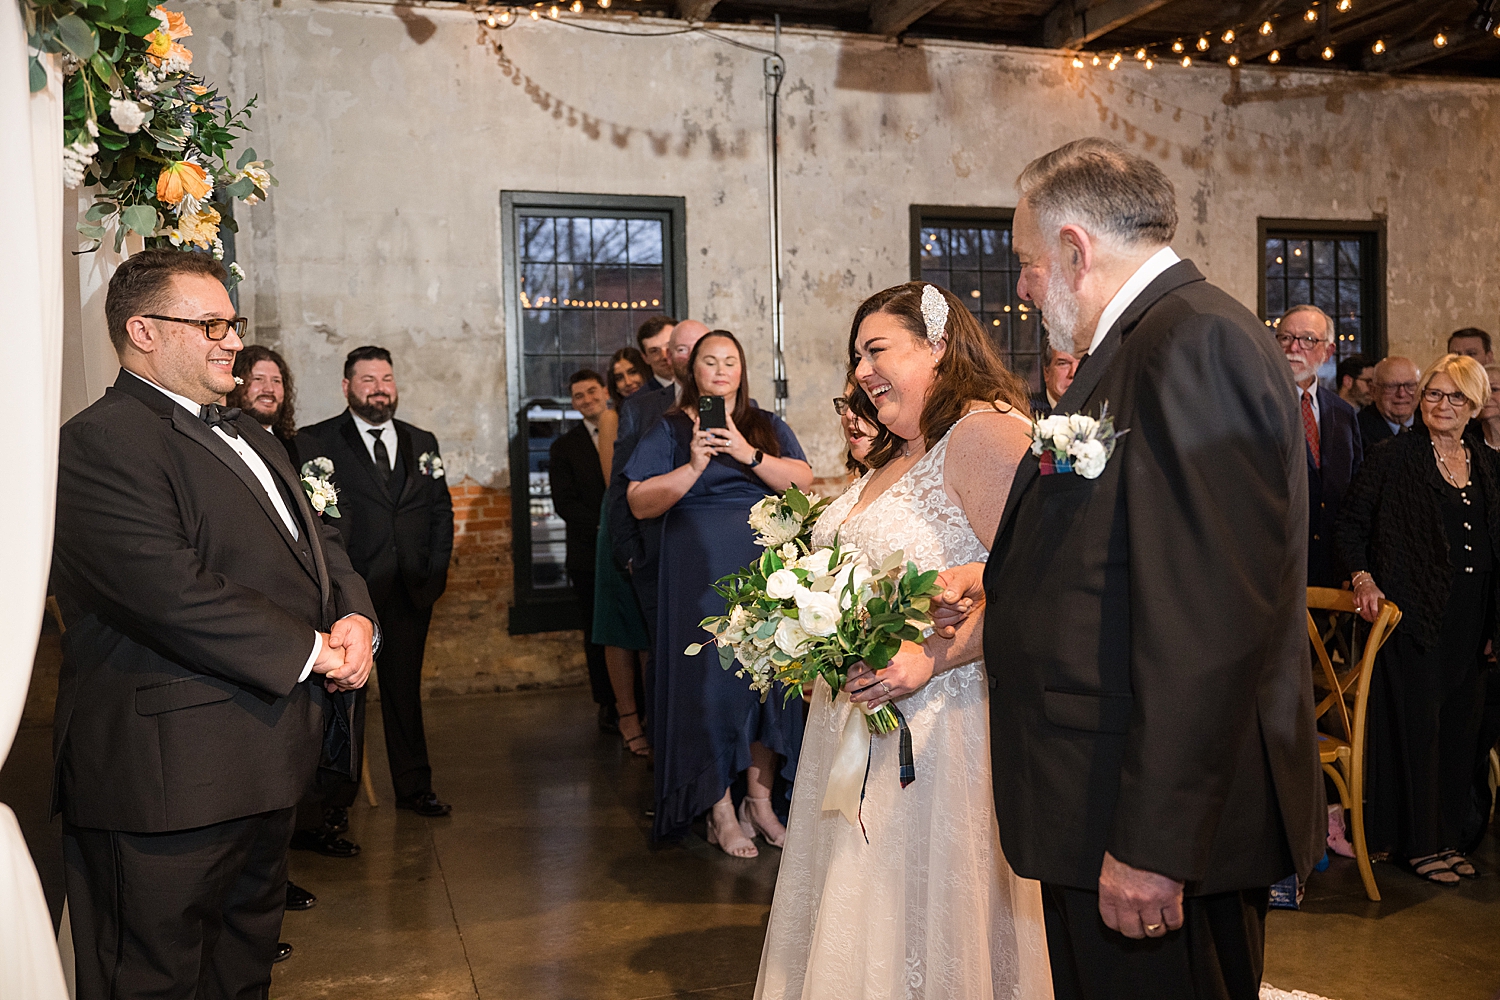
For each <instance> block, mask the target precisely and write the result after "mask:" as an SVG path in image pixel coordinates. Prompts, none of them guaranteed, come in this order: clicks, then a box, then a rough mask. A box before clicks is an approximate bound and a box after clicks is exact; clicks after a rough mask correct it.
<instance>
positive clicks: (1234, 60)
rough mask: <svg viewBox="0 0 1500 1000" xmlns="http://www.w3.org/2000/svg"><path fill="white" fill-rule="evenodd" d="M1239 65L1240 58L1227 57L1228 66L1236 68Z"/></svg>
mask: <svg viewBox="0 0 1500 1000" xmlns="http://www.w3.org/2000/svg"><path fill="white" fill-rule="evenodd" d="M1239 64H1240V57H1239V56H1230V57H1229V65H1231V66H1238V65H1239Z"/></svg>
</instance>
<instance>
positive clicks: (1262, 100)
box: [186, 0, 1500, 483]
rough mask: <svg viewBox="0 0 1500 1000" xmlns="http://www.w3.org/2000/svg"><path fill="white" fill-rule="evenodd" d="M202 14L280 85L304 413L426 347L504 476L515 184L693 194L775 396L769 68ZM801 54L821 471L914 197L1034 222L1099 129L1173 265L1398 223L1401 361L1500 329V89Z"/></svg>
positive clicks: (789, 134)
mask: <svg viewBox="0 0 1500 1000" xmlns="http://www.w3.org/2000/svg"><path fill="white" fill-rule="evenodd" d="M186 9H187V12H188V16H189V19H190V21H191V23H192V24H193V25H194V28H195V31H196V34H195V35H194V37H193V39H192V41H191V44H192V46H193V49H194V52H195V53H196V56H197V60H198V64H197V65H198V66H199V67H201V68H202V69H203V70H205V71H206V72H207V73H208V75H209V77H210V79H213V80H216V81H220V82H222V83H224V84H225V85H226V89H227V91H228V92H229V93H232V94H234V95H235V96H236V97H237V98H239V99H244V98H246V97H249V96H250V95H252V94H258V95H259V97H260V108H259V110H258V111H257V113H256V115H255V118H254V122H253V124H254V134H253V137H252V142H253V143H254V145H255V147H256V148H257V150H259V152H260V153H261V154H262V155H264V156H266V157H268V158H270V159H272V160H274V161H275V163H276V173H277V174H278V175H279V177H280V179H281V186H280V187H279V188H278V189H276V191H275V193H274V197H273V198H272V199H271V201H270V202H268V203H267V204H265V205H263V206H258V207H256V208H254V209H251V210H250V212H249V218H248V219H247V220H245V221H246V222H247V223H248V224H247V225H246V226H245V230H246V231H245V233H244V238H243V239H242V241H241V250H240V256H241V259H242V260H243V262H244V263H245V265H246V267H247V268H248V269H249V271H250V274H251V278H250V281H249V282H248V283H247V285H246V286H245V287H246V291H247V293H248V294H247V296H246V301H245V308H246V310H247V311H249V312H250V313H251V315H252V317H253V319H254V321H255V332H256V337H257V338H258V339H259V340H261V341H262V342H268V343H276V344H279V345H280V346H281V348H282V349H283V350H284V351H285V352H286V353H287V354H288V356H289V357H290V359H291V361H292V362H293V364H295V365H296V366H297V373H298V376H299V379H300V383H301V387H302V389H301V391H302V407H303V410H304V412H305V413H306V415H307V417H308V418H309V419H312V418H317V417H321V416H325V415H327V414H329V413H332V412H334V411H335V410H336V409H337V408H338V406H339V400H338V395H337V384H338V363H339V360H340V359H341V358H342V356H343V354H344V352H345V351H346V350H348V349H349V348H350V347H353V346H355V345H357V344H360V343H365V342H367V341H371V340H378V341H380V342H381V343H384V344H386V345H387V346H389V347H390V348H392V349H393V350H394V351H396V352H397V354H398V357H399V359H400V362H401V375H402V382H403V402H402V407H403V415H405V416H407V417H409V418H410V419H412V420H414V421H416V422H417V423H420V424H424V425H426V426H429V427H432V428H434V429H435V430H436V431H437V433H438V435H439V437H440V438H441V440H442V442H443V445H444V450H445V453H446V456H447V461H448V467H449V468H450V469H452V470H454V472H456V473H457V474H458V475H459V476H463V475H468V476H471V477H472V478H473V479H475V480H476V481H478V482H480V483H489V482H492V481H493V480H494V477H495V476H496V475H497V474H499V473H501V472H502V471H503V470H504V469H505V467H506V426H507V422H506V412H507V400H506V399H505V359H504V330H503V315H502V313H503V310H502V305H501V302H500V292H499V287H500V273H501V266H502V262H501V260H500V254H499V224H498V215H499V210H498V206H499V193H500V191H502V190H506V189H512V190H549V191H568V192H588V193H618V194H663V195H681V196H684V197H685V198H686V199H687V207H688V249H689V254H688V256H689V271H688V285H689V289H688V291H689V298H690V304H691V312H692V314H693V316H695V317H696V318H699V319H702V320H705V321H706V322H709V323H713V324H718V325H726V326H729V327H732V328H734V329H735V330H737V331H740V332H742V333H743V334H744V335H746V338H747V341H748V343H749V344H750V346H751V351H752V353H753V355H754V357H753V364H754V365H755V367H756V372H757V375H759V376H760V377H759V378H758V379H757V382H758V385H759V386H760V387H761V388H759V389H758V392H759V393H760V394H763V395H766V396H769V388H768V385H767V379H768V377H769V375H768V373H769V322H768V316H769V312H768V308H769V307H768V300H767V290H768V281H767V274H768V266H767V253H766V215H767V213H766V198H765V191H766V164H765V143H764V115H765V112H764V103H763V99H762V96H761V94H762V76H761V56H760V55H759V54H757V53H755V52H750V51H745V50H743V49H738V48H734V47H731V46H729V45H725V44H723V43H722V42H719V41H716V40H714V39H712V38H709V37H706V36H704V35H700V34H688V35H677V36H672V37H656V38H638V37H637V38H629V37H612V36H605V35H599V34H594V33H589V32H585V31H581V30H579V29H577V28H576V27H570V26H568V25H565V24H554V23H550V22H548V21H547V20H546V19H543V20H542V21H540V22H532V21H529V20H523V21H522V22H521V23H519V24H517V25H516V26H514V27H512V28H510V29H507V30H504V31H496V32H491V33H489V37H491V38H492V39H495V40H499V41H500V42H502V43H503V47H504V51H503V54H500V55H497V54H496V53H495V52H494V51H493V50H492V49H491V48H490V47H489V46H487V45H484V44H481V37H480V36H481V32H480V31H479V29H478V26H477V25H476V23H475V21H474V19H473V17H472V15H471V14H470V13H469V12H468V11H466V10H463V9H458V10H455V9H453V7H452V5H447V4H444V5H440V6H435V7H424V6H421V5H419V4H418V5H412V4H405V5H392V4H387V3H372V2H345V0H243V2H228V0H219V2H214V3H201V2H190V3H188V4H187V5H186ZM586 23H588V24H590V25H594V26H615V27H618V28H619V29H620V30H630V29H629V28H628V27H626V26H625V25H623V24H619V23H618V22H615V23H613V24H612V23H611V22H604V21H600V20H590V21H588V22H586ZM672 25H673V22H660V23H656V22H652V23H646V24H643V25H642V26H641V28H640V29H638V30H641V31H648V30H650V31H660V30H663V29H664V28H669V27H671V26H672ZM726 30H727V29H726ZM727 33H729V34H731V35H732V37H734V38H735V39H737V40H740V41H742V42H747V43H750V44H752V45H761V46H766V45H769V44H770V43H771V36H770V34H769V33H768V32H763V31H753V30H732V31H727ZM782 51H783V53H784V54H785V57H786V62H787V71H788V73H787V80H786V84H785V87H784V111H785V113H784V119H783V130H784V133H783V134H784V137H785V138H784V146H783V175H784V182H783V184H784V188H783V206H784V219H785V243H786V262H785V274H786V285H787V287H786V317H787V330H788V345H789V357H788V363H789V366H790V377H791V392H792V400H791V410H790V413H791V419H792V423H793V426H794V427H795V428H796V429H797V430H798V432H799V434H801V435H802V437H803V440H804V443H806V444H807V445H809V446H810V447H811V450H812V452H813V454H814V455H815V456H816V460H817V463H818V466H819V469H820V471H826V472H832V471H834V466H835V464H836V453H837V443H836V437H835V428H834V426H833V422H832V420H831V419H828V413H827V398H828V397H829V396H831V395H833V394H834V392H836V391H837V390H838V388H839V382H840V375H839V371H838V368H839V357H840V352H841V347H842V342H843V338H844V336H845V334H846V332H847V321H848V317H849V315H850V313H851V312H852V310H853V308H854V306H855V305H856V304H857V303H858V301H859V299H860V298H861V297H862V296H863V295H865V294H866V293H868V292H870V291H873V290H876V289H879V288H881V287H884V286H886V285H888V284H891V283H894V282H897V281H900V280H904V279H905V278H906V277H907V276H908V274H907V270H908V250H907V225H908V221H907V219H908V215H907V212H908V207H909V206H910V205H911V204H912V203H929V204H953V205H1013V204H1014V202H1015V193H1014V187H1013V181H1014V178H1015V176H1016V174H1017V172H1018V171H1019V170H1020V168H1021V167H1022V166H1023V165H1024V164H1025V163H1026V162H1027V161H1028V160H1029V159H1031V158H1032V157H1033V156H1035V155H1037V154H1039V153H1041V152H1044V151H1046V150H1047V149H1050V148H1052V147H1053V146H1056V145H1058V144H1060V143H1062V142H1065V141H1067V140H1069V139H1073V138H1076V137H1078V136H1082V135H1103V136H1108V137H1111V138H1114V139H1117V140H1119V141H1121V142H1124V143H1126V144H1127V145H1129V146H1131V147H1132V148H1134V149H1137V150H1139V151H1142V152H1144V153H1147V154H1148V155H1152V156H1155V157H1157V158H1158V159H1159V160H1160V162H1161V164H1162V166H1163V167H1164V168H1165V169H1166V170H1167V171H1168V173H1169V174H1170V176H1171V177H1172V179H1173V180H1174V182H1175V183H1176V184H1177V187H1178V191H1179V194H1180V197H1181V207H1182V213H1183V223H1182V226H1181V229H1180V231H1179V234H1178V238H1177V241H1176V245H1177V248H1178V250H1179V251H1180V252H1182V253H1184V254H1186V255H1189V256H1191V257H1193V258H1194V259H1195V260H1196V261H1197V262H1198V263H1199V264H1200V266H1201V267H1203V268H1204V270H1205V271H1206V273H1207V274H1208V275H1209V276H1210V277H1211V278H1212V279H1213V280H1215V281H1218V282H1219V283H1221V284H1223V285H1224V286H1226V287H1227V288H1229V289H1230V290H1231V291H1233V292H1234V293H1235V294H1237V295H1239V296H1240V297H1241V298H1242V299H1243V300H1245V301H1247V302H1249V303H1252V304H1253V303H1254V301H1255V281H1256V245H1255V222H1256V218H1257V216H1277V217H1306V218H1321V219H1339V218H1350V219H1370V218H1373V217H1384V218H1386V219H1388V225H1389V230H1388V232H1389V248H1390V258H1389V274H1388V291H1389V302H1388V305H1389V317H1390V322H1389V333H1390V340H1391V346H1392V348H1393V350H1395V351H1405V352H1409V353H1411V354H1413V355H1414V356H1416V357H1417V358H1418V359H1419V360H1421V361H1425V360H1427V359H1428V358H1429V357H1430V356H1431V355H1432V354H1433V352H1434V351H1435V350H1436V348H1437V347H1438V346H1439V341H1440V339H1441V337H1442V336H1443V335H1444V334H1445V332H1446V331H1448V330H1449V329H1451V328H1453V327H1455V326H1457V325H1461V324H1465V323H1476V324H1480V325H1489V326H1494V325H1495V324H1496V323H1497V320H1500V281H1497V279H1496V278H1495V277H1494V274H1493V272H1494V262H1495V259H1496V250H1497V244H1500V183H1497V181H1500V176H1497V170H1500V167H1497V164H1500V85H1497V84H1495V83H1493V82H1463V81H1453V82H1449V81H1438V80H1406V81H1392V80H1388V79H1384V78H1379V77H1361V76H1350V75H1337V74H1314V73H1292V72H1280V71H1275V72H1272V71H1268V70H1264V69H1260V70H1246V71H1242V72H1238V73H1236V72H1231V71H1228V70H1223V69H1217V68H1194V69H1192V70H1183V69H1181V68H1179V67H1176V66H1171V67H1161V68H1158V69H1156V70H1154V71H1151V72H1147V71H1145V70H1144V69H1141V68H1139V67H1137V66H1135V65H1133V64H1132V63H1131V62H1130V61H1127V62H1126V63H1125V64H1124V65H1122V67H1121V68H1120V70H1119V71H1118V72H1114V73H1110V72H1106V71H1105V70H1103V69H1102V68H1099V69H1096V68H1093V67H1089V68H1086V69H1083V70H1076V69H1073V68H1072V67H1071V66H1070V64H1069V63H1068V61H1067V60H1066V59H1064V58H1062V57H1060V56H1057V55H1054V54H1050V53H1038V52H1028V51H1020V50H1010V49H1000V48H994V47H985V46H976V45H963V44H952V43H921V44H919V45H915V46H903V47H900V48H897V47H895V46H893V45H891V44H889V43H885V42H880V41H872V40H866V39H862V38H853V37H850V36H840V35H837V34H833V33H827V32H816V33H814V32H787V33H784V34H783V36H782Z"/></svg>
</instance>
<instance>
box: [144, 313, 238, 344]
mask: <svg viewBox="0 0 1500 1000" xmlns="http://www.w3.org/2000/svg"><path fill="white" fill-rule="evenodd" d="M142 318H143V319H159V320H164V321H166V322H168V323H186V324H187V325H188V326H196V327H197V328H198V329H200V330H202V331H203V336H205V337H207V338H208V339H209V340H223V339H224V338H225V337H227V336H229V331H230V330H233V331H234V335H235V336H236V337H243V336H244V335H245V327H247V326H249V325H250V321H249V320H248V319H246V318H245V317H244V316H236V317H235V318H234V319H219V318H218V317H215V318H213V319H183V318H182V317H180V316H153V315H151V314H150V313H143V314H142Z"/></svg>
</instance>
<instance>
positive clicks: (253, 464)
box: [126, 369, 323, 682]
mask: <svg viewBox="0 0 1500 1000" xmlns="http://www.w3.org/2000/svg"><path fill="white" fill-rule="evenodd" d="M126 371H129V369H126ZM130 374H132V375H135V377H136V378H138V379H140V380H141V381H142V382H145V383H146V384H147V385H149V386H151V387H152V388H153V389H155V390H156V391H157V392H160V393H161V394H162V395H164V396H166V397H167V398H168V399H170V400H171V401H172V402H174V403H176V404H177V405H178V406H180V407H182V408H183V409H184V410H186V411H188V413H189V414H191V415H192V417H193V419H194V420H199V419H201V418H200V417H199V416H198V414H199V413H201V412H202V410H203V407H202V406H201V405H199V404H198V403H195V402H193V401H192V400H191V399H188V398H187V397H186V396H179V395H178V394H177V393H175V392H173V391H172V390H171V389H167V388H164V387H163V386H160V385H157V384H156V383H155V382H153V381H151V380H150V379H148V378H143V377H141V376H140V375H136V374H135V372H130ZM212 431H213V433H214V434H216V435H218V437H219V440H220V441H223V442H224V443H225V444H227V445H229V447H230V448H232V449H233V450H234V453H235V454H236V455H238V456H239V457H240V460H241V461H242V462H244V463H245V466H246V467H247V468H248V469H249V470H250V474H251V475H253V476H254V477H255V478H256V479H257V480H258V481H259V482H260V485H261V488H262V489H264V490H265V491H266V496H267V497H268V498H269V499H270V501H271V506H272V507H274V508H276V513H277V514H278V515H280V517H281V521H282V523H283V524H285V525H286V528H287V530H288V531H290V532H291V533H292V537H293V538H297V537H298V535H299V532H298V531H297V519H296V518H294V517H293V516H292V512H291V511H290V510H288V509H287V506H286V501H285V500H283V499H282V497H281V490H279V489H277V488H276V480H274V479H272V478H271V470H270V469H269V468H267V467H266V463H265V460H264V459H262V458H261V457H260V455H259V454H257V453H256V451H255V449H254V448H252V447H250V444H249V442H247V441H246V440H245V439H244V438H243V437H230V436H229V435H228V434H225V433H224V431H223V429H222V428H219V427H214V428H212ZM322 652H323V636H322V635H321V634H319V633H318V632H317V630H314V631H313V648H312V652H311V653H310V654H308V657H307V663H306V664H304V665H303V667H302V675H301V676H300V677H298V678H297V680H298V681H299V682H300V681H305V680H307V678H308V675H310V674H311V673H312V668H313V664H314V663H316V662H317V660H318V656H319V654H321V653H322Z"/></svg>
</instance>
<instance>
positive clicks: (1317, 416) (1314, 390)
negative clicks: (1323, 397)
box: [1297, 381, 1323, 427]
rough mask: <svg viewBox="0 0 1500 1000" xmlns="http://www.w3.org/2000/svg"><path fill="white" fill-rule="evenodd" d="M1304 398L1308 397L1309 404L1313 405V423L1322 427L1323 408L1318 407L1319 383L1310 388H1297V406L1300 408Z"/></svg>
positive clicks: (1314, 383)
mask: <svg viewBox="0 0 1500 1000" xmlns="http://www.w3.org/2000/svg"><path fill="white" fill-rule="evenodd" d="M1304 396H1306V397H1307V400H1308V402H1310V403H1311V404H1312V413H1313V423H1315V424H1317V425H1318V426H1319V427H1322V426H1323V408H1322V407H1321V406H1319V405H1318V383H1317V382H1316V381H1314V382H1313V384H1312V385H1310V386H1308V387H1307V388H1305V389H1304V388H1303V387H1302V386H1300V385H1299V386H1297V405H1298V406H1299V407H1300V406H1301V405H1302V398H1303V397H1304Z"/></svg>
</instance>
